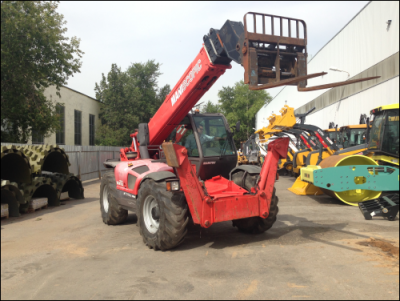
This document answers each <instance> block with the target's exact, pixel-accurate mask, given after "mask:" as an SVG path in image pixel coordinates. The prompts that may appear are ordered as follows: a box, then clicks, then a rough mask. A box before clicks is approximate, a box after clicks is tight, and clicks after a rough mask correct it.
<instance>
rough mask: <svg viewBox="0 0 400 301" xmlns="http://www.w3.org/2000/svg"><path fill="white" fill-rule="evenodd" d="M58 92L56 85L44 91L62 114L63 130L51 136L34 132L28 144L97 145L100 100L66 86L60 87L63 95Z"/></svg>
mask: <svg viewBox="0 0 400 301" xmlns="http://www.w3.org/2000/svg"><path fill="white" fill-rule="evenodd" d="M56 93H57V89H56V87H55V86H50V87H48V88H47V89H46V90H45V91H44V95H45V96H46V98H48V99H51V100H52V101H53V102H55V103H56V105H57V111H58V113H60V114H61V121H60V122H61V130H59V131H57V132H56V133H53V134H51V135H50V136H49V137H43V136H42V135H38V134H36V133H35V132H33V135H32V136H33V137H32V139H30V140H29V141H28V144H32V143H33V144H43V143H45V144H59V145H81V146H88V145H95V136H96V129H97V128H98V126H99V125H100V119H99V113H100V104H101V103H100V101H98V100H97V99H95V98H92V97H90V96H87V95H85V94H83V93H80V92H78V91H75V90H73V89H71V88H68V87H66V86H62V87H61V88H60V95H61V97H59V96H57V94H56Z"/></svg>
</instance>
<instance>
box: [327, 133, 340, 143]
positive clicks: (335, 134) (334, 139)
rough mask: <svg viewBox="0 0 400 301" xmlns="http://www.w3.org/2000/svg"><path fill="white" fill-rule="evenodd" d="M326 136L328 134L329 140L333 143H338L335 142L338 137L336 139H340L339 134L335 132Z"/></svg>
mask: <svg viewBox="0 0 400 301" xmlns="http://www.w3.org/2000/svg"><path fill="white" fill-rule="evenodd" d="M327 134H328V137H329V139H331V140H332V141H333V142H335V143H338V141H336V137H338V138H339V137H340V133H339V132H338V133H336V131H335V132H328V133H327Z"/></svg>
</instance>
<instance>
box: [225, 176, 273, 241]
mask: <svg viewBox="0 0 400 301" xmlns="http://www.w3.org/2000/svg"><path fill="white" fill-rule="evenodd" d="M243 175H244V172H243V171H239V172H237V173H235V174H233V175H232V180H233V182H234V183H235V184H237V185H239V186H240V187H242V188H244V189H246V190H247V191H250V189H251V188H252V187H254V186H255V185H256V183H257V179H258V177H259V175H251V174H247V175H246V178H245V179H243ZM243 183H244V185H243ZM278 202H279V199H278V197H277V196H276V195H275V188H274V191H273V193H272V198H271V205H270V208H269V215H268V217H267V218H265V219H264V218H261V217H259V216H253V217H248V218H242V219H237V220H233V221H232V225H233V226H234V227H237V228H238V229H239V231H242V232H246V233H253V234H260V233H264V232H265V231H267V230H269V229H271V227H272V226H273V224H274V223H275V222H276V218H277V215H278V212H279V207H278Z"/></svg>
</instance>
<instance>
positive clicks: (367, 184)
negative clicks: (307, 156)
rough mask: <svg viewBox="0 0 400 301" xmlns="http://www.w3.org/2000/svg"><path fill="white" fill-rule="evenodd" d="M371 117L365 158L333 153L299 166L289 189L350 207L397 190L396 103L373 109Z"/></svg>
mask: <svg viewBox="0 0 400 301" xmlns="http://www.w3.org/2000/svg"><path fill="white" fill-rule="evenodd" d="M371 114H372V115H374V116H375V118H374V123H373V126H372V129H371V134H370V137H371V138H370V143H369V146H368V148H367V150H365V151H364V152H363V154H365V155H366V156H363V155H337V153H340V152H337V153H335V154H334V155H333V156H330V157H328V158H326V159H324V160H323V161H322V162H321V163H320V164H318V165H309V166H307V167H303V168H302V169H301V176H300V177H299V178H298V179H297V180H296V182H295V184H294V185H293V187H291V188H290V189H289V190H290V191H292V192H294V193H296V194H299V195H309V194H317V195H318V194H322V193H323V192H324V193H326V194H328V195H330V196H332V197H334V198H337V199H339V200H341V201H342V202H344V203H346V204H349V205H353V206H357V205H358V203H359V202H363V201H368V200H372V199H377V198H379V196H380V195H381V193H382V191H398V188H399V186H398V185H399V176H398V174H399V169H398V166H399V104H393V105H388V106H382V107H379V108H376V109H374V110H372V111H371ZM366 128H367V126H366ZM360 146H361V145H360ZM344 151H345V150H344ZM386 166H388V167H386ZM356 171H357V172H356ZM327 177H328V178H329V177H331V180H327V179H326V178H327ZM325 185H326V186H325ZM334 185H336V186H335V187H333V186H334Z"/></svg>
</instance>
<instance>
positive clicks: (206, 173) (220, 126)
mask: <svg viewBox="0 0 400 301" xmlns="http://www.w3.org/2000/svg"><path fill="white" fill-rule="evenodd" d="M166 141H170V142H173V143H177V144H179V145H182V146H184V147H186V149H187V151H188V157H189V160H190V162H191V163H192V164H193V165H195V166H196V173H197V176H198V177H200V179H202V180H207V179H211V178H212V177H215V176H218V175H220V176H222V177H224V178H229V172H230V171H231V170H232V169H233V168H235V167H236V164H237V152H236V147H235V143H234V141H233V134H232V132H231V130H230V129H229V125H228V122H227V121H226V119H225V117H224V116H223V115H222V114H188V115H187V116H186V117H185V118H184V119H183V120H182V122H181V123H180V124H179V125H178V126H177V127H176V128H175V129H174V130H173V131H172V133H171V134H170V136H169V137H168V139H167V140H166Z"/></svg>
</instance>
